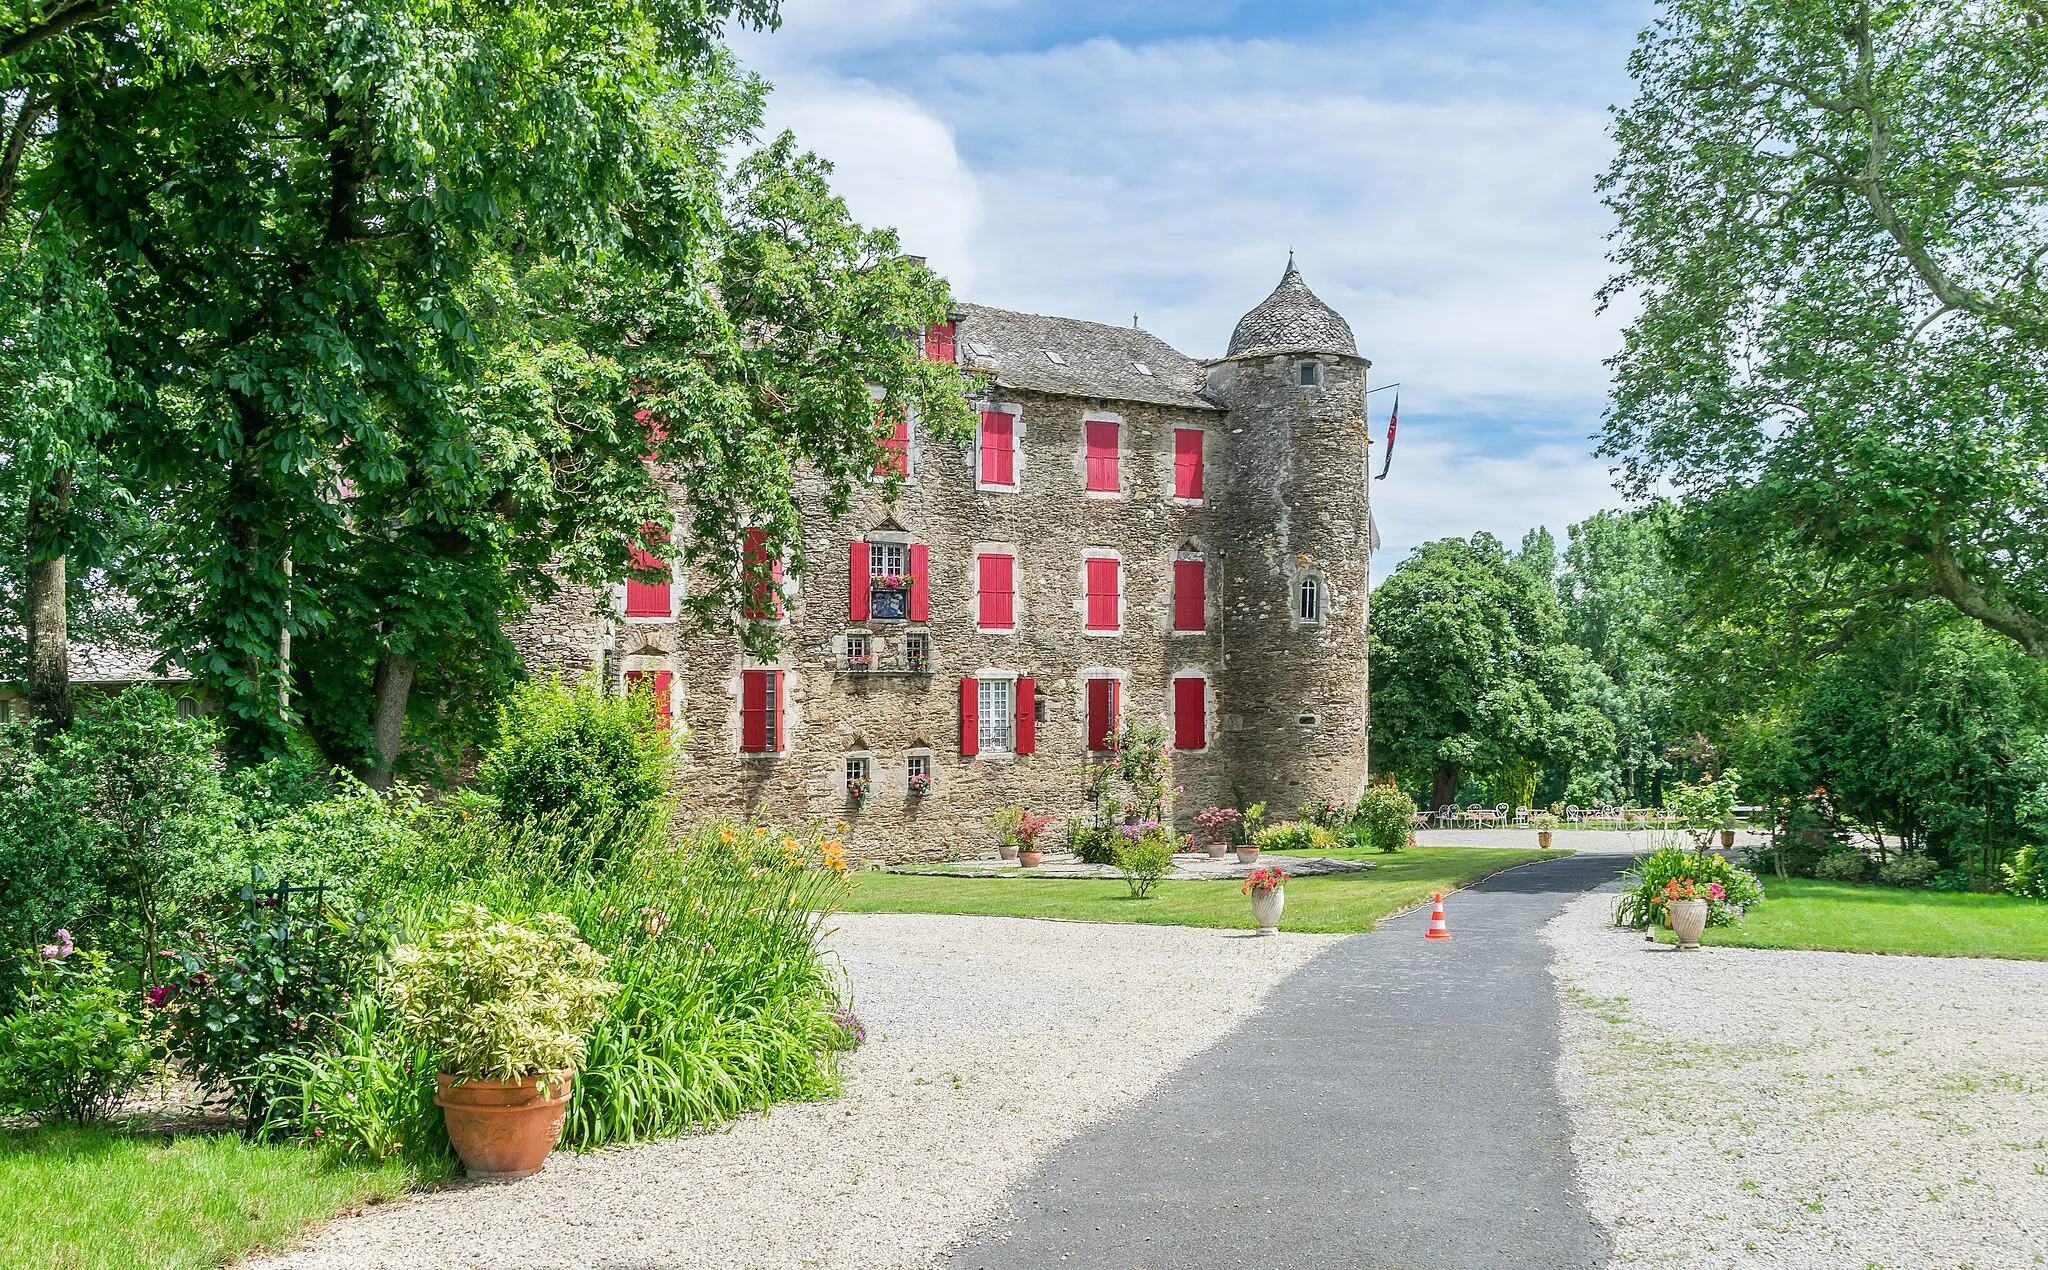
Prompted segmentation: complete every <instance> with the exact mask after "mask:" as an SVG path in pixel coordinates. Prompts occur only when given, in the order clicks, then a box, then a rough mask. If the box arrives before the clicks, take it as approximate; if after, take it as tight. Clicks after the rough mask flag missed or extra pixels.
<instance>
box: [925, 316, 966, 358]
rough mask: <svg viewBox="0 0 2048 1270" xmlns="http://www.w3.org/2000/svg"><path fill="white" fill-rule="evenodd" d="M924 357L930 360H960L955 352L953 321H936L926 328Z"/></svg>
mask: <svg viewBox="0 0 2048 1270" xmlns="http://www.w3.org/2000/svg"><path fill="white" fill-rule="evenodd" d="M924 359H925V360H926V361H928V362H951V361H957V360H958V357H957V355H956V354H955V352H954V345H953V324H952V323H951V322H934V323H932V324H931V325H930V326H927V327H926V328H924Z"/></svg>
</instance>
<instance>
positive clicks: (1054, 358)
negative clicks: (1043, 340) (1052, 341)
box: [1038, 348, 1067, 366]
mask: <svg viewBox="0 0 2048 1270" xmlns="http://www.w3.org/2000/svg"><path fill="white" fill-rule="evenodd" d="M1038 351H1039V352H1041V353H1044V354H1045V360H1047V361H1049V362H1051V363H1052V364H1053V365H1055V366H1064V365H1066V364H1067V359H1066V358H1064V357H1061V356H1060V355H1059V354H1058V353H1055V352H1053V351H1052V350H1051V349H1049V348H1041V349H1039V350H1038Z"/></svg>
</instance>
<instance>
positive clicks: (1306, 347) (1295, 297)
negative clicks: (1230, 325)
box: [1229, 255, 1358, 357]
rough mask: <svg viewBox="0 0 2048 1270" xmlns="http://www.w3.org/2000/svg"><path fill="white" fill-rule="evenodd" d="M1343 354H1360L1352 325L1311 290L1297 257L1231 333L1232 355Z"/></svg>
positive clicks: (1290, 261)
mask: <svg viewBox="0 0 2048 1270" xmlns="http://www.w3.org/2000/svg"><path fill="white" fill-rule="evenodd" d="M1304 352H1306V353H1342V354H1344V355H1346V356H1348V357H1356V356H1358V343H1357V341H1356V340H1354V339H1352V337H1351V326H1350V324H1349V323H1347V322H1346V321H1345V320H1344V319H1343V318H1341V317H1338V316H1337V311H1336V310H1335V309H1333V308H1331V307H1330V306H1329V305H1327V304H1324V303H1323V302H1322V301H1321V300H1318V299H1316V293H1315V292H1313V291H1311V290H1309V289H1308V283H1306V282H1303V281H1302V280H1301V270H1299V269H1296V268H1295V267H1294V257H1293V256H1291V255H1290V256H1289V257H1288V258H1287V272H1286V273H1284V274H1282V275H1281V276H1280V285H1279V286H1277V287H1274V288H1273V294H1271V295H1269V296H1267V297H1266V298H1265V299H1264V300H1263V301H1261V302H1260V303H1259V307H1258V308H1256V309H1253V310H1252V311H1251V312H1249V313H1247V314H1245V315H1244V316H1243V317H1241V318H1239V319H1238V321H1237V329H1236V330H1235V331H1232V332H1231V334H1230V353H1229V355H1230V356H1231V357H1239V356H1243V355H1246V354H1250V355H1257V354H1261V353H1304Z"/></svg>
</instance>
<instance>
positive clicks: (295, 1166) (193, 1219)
mask: <svg viewBox="0 0 2048 1270" xmlns="http://www.w3.org/2000/svg"><path fill="white" fill-rule="evenodd" d="M404 1187H405V1172H404V1168H403V1166H401V1165H400V1164H398V1163H397V1162H395V1161H394V1162H392V1163H389V1164H385V1165H378V1166H368V1165H349V1164H342V1163H338V1162H335V1161H333V1160H331V1159H329V1158H327V1154H326V1153H323V1152H319V1151H313V1150H307V1149H305V1148H303V1147H297V1146H261V1145H256V1144H252V1143H248V1142H244V1141H243V1140H242V1139H241V1138H239V1137H236V1136H233V1135H227V1136H219V1137H215V1136H207V1135H189V1136H183V1137H178V1138H175V1139H172V1138H166V1137H164V1136H161V1135H155V1136H138V1137H130V1136H127V1135H124V1134H120V1133H115V1132H111V1131H107V1130H100V1129H57V1128H49V1129H35V1130H25V1131H18V1132H8V1131H0V1213H5V1214H6V1215H7V1216H6V1219H5V1220H0V1267H6V1268H7V1270H15V1268H16V1267H19V1268H20V1270H83V1268H84V1267H102V1266H104V1267H108V1268H109V1270H112V1268H113V1267H133V1266H149V1267H151V1268H152V1270H171V1268H173V1267H177V1268H179V1270H182V1268H183V1267H194V1268H195V1270H196V1268H198V1267H207V1268H211V1267H215V1266H219V1265H222V1264H224V1263H227V1262H231V1261H235V1260H238V1259H240V1258H241V1257H243V1256H245V1255H247V1254H249V1253H251V1252H252V1251H255V1250H258V1249H273V1248H278V1247H282V1246H283V1245H284V1244H286V1243H287V1242H289V1241H290V1240H291V1238H292V1237H293V1236H294V1235H296V1234H298V1233H299V1232H300V1231H302V1230H304V1229H306V1228H307V1227H308V1226H311V1225H313V1224H314V1223H317V1222H321V1221H324V1220H326V1219H327V1218H329V1217H332V1216H333V1215H334V1214H335V1213H337V1212H340V1211H341V1210H342V1209H344V1208H349V1207H352V1206H354V1205H358V1204H365V1203H373V1202H379V1201H382V1200H384V1199H388V1198H390V1197H392V1196H394V1195H397V1194H398V1193H399V1192H400V1191H401V1190H403V1189H404Z"/></svg>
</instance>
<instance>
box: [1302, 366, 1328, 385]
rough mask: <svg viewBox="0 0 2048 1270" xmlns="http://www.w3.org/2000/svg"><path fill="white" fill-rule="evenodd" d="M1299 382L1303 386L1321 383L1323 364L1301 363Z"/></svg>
mask: <svg viewBox="0 0 2048 1270" xmlns="http://www.w3.org/2000/svg"><path fill="white" fill-rule="evenodd" d="M1301 382H1302V384H1303V385H1310V384H1320V383H1322V382H1323V364H1322V363H1321V362H1303V363H1302V364H1301Z"/></svg>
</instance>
